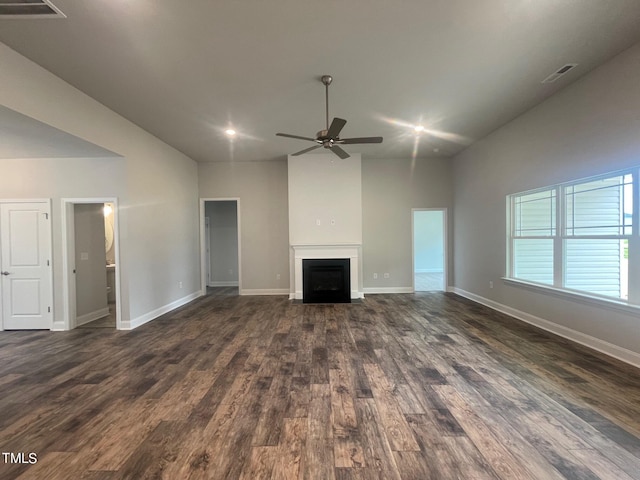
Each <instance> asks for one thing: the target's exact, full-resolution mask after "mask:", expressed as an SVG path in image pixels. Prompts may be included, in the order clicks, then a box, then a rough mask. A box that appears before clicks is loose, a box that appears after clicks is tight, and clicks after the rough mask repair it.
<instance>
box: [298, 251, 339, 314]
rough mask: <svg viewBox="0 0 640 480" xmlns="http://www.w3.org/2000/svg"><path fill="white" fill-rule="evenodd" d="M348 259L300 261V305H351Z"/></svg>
mask: <svg viewBox="0 0 640 480" xmlns="http://www.w3.org/2000/svg"><path fill="white" fill-rule="evenodd" d="M350 282H351V269H350V260H349V259H348V258H310V259H303V260H302V303H351V283H350Z"/></svg>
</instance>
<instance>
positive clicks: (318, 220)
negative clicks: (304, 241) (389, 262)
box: [316, 218, 320, 226]
mask: <svg viewBox="0 0 640 480" xmlns="http://www.w3.org/2000/svg"><path fill="white" fill-rule="evenodd" d="M316 225H317V226H320V219H319V218H318V219H317V220H316Z"/></svg>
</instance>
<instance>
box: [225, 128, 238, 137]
mask: <svg viewBox="0 0 640 480" xmlns="http://www.w3.org/2000/svg"><path fill="white" fill-rule="evenodd" d="M224 133H226V134H227V135H229V136H230V137H233V136H234V135H235V134H236V131H235V130H234V129H233V128H228V129H226V130H225V131H224Z"/></svg>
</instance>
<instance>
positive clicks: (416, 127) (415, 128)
mask: <svg viewBox="0 0 640 480" xmlns="http://www.w3.org/2000/svg"><path fill="white" fill-rule="evenodd" d="M413 129H414V130H415V131H416V132H418V133H419V132H424V127H423V126H422V125H416V126H415V127H413Z"/></svg>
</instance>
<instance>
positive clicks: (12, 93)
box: [0, 44, 200, 326]
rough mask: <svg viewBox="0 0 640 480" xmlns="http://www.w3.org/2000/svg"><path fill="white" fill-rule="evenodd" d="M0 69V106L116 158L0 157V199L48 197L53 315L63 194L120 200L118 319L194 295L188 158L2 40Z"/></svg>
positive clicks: (193, 206) (193, 194)
mask: <svg viewBox="0 0 640 480" xmlns="http://www.w3.org/2000/svg"><path fill="white" fill-rule="evenodd" d="M0 64H2V68H1V69H0V84H2V89H0V104H1V105H3V106H6V107H8V108H11V109H12V110H15V111H17V112H19V113H21V114H23V115H27V116H29V117H32V118H35V119H36V120H38V121H41V122H43V123H46V124H48V125H51V126H53V127H55V128H58V129H60V130H62V131H64V132H68V133H70V134H72V135H75V136H77V137H79V138H82V139H84V140H87V141H89V142H91V143H94V144H96V145H98V146H100V147H103V148H106V149H107V150H110V151H113V152H117V153H118V154H120V155H122V157H121V158H56V159H46V158H45V159H6V160H5V159H3V160H1V161H0V179H1V180H0V197H2V198H43V197H49V198H52V199H53V211H52V220H53V224H52V227H53V248H54V252H53V257H54V258H53V260H54V261H53V268H54V272H53V274H54V286H55V290H54V316H55V319H56V320H60V319H61V318H62V310H63V299H62V288H61V285H62V233H61V225H60V219H61V211H60V210H61V207H60V205H61V198H64V197H73V198H79V197H98V196H105V197H118V198H119V200H120V205H119V207H120V210H119V212H118V213H119V219H118V222H119V226H120V240H121V244H120V246H121V250H120V260H121V264H120V265H119V266H118V267H119V273H120V278H121V285H122V298H121V300H122V302H121V304H122V311H123V317H124V318H123V320H124V321H125V322H127V321H129V320H131V319H134V320H135V319H145V318H147V317H146V316H149V315H151V316H154V312H156V311H157V310H158V309H161V308H163V307H165V306H167V305H169V304H171V303H172V302H175V301H179V300H180V299H181V298H184V297H185V296H187V295H189V294H194V293H198V292H199V291H200V267H199V241H198V235H197V232H198V194H197V184H198V182H197V167H196V164H195V162H194V161H192V160H191V159H189V158H187V157H186V156H184V155H183V154H181V153H179V152H178V151H176V150H175V149H173V148H171V147H169V146H168V145H166V144H165V143H163V142H161V141H160V140H158V139H157V138H155V137H153V136H152V135H150V134H149V133H147V132H145V131H144V130H142V129H140V128H139V127H137V126H136V125H134V124H133V123H131V122H129V121H128V120H125V119H124V118H122V117H121V116H119V115H117V114H116V113H114V112H113V111H111V110H109V109H107V108H106V107H105V106H103V105H101V104H100V103H98V102H96V101H95V100H93V99H91V98H90V97H88V96H87V95H85V94H84V93H82V92H80V91H79V90H77V89H75V88H73V87H72V86H70V85H69V84H68V83H66V82H64V81H62V80H61V79H60V78H58V77H56V76H54V75H53V74H51V73H49V72H47V71H46V70H44V69H43V68H41V67H39V66H38V65H36V64H35V63H33V62H31V61H29V60H27V59H26V58H24V57H22V56H21V55H19V54H18V53H16V52H14V51H13V50H11V49H10V48H8V47H7V46H5V45H3V44H0ZM180 282H182V285H183V287H182V288H180V286H179V285H180ZM125 326H126V325H125Z"/></svg>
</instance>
